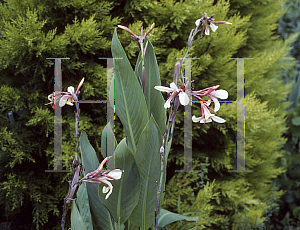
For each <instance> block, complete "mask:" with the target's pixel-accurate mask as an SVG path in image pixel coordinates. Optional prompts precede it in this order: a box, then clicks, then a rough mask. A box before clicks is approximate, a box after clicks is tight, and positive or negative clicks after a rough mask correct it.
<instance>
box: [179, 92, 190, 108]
mask: <svg viewBox="0 0 300 230" xmlns="http://www.w3.org/2000/svg"><path fill="white" fill-rule="evenodd" d="M179 101H180V104H182V105H184V106H186V105H188V104H189V102H190V99H189V96H188V95H187V93H185V92H180V93H179Z"/></svg>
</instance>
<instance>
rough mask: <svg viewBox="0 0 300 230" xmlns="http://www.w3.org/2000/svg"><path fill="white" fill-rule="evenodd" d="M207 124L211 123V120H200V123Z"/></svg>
mask: <svg viewBox="0 0 300 230" xmlns="http://www.w3.org/2000/svg"><path fill="white" fill-rule="evenodd" d="M208 122H212V120H211V119H207V120H205V119H202V120H201V121H200V123H208Z"/></svg>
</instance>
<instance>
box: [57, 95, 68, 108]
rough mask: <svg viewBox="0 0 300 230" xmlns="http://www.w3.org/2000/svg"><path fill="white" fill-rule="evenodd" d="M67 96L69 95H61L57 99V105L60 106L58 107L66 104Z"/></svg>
mask: <svg viewBox="0 0 300 230" xmlns="http://www.w3.org/2000/svg"><path fill="white" fill-rule="evenodd" d="M68 98H69V97H68V96H66V95H64V96H62V97H61V98H60V100H59V106H60V107H63V106H64V105H65V104H66V102H67V100H68Z"/></svg>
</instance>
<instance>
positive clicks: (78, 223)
mask: <svg viewBox="0 0 300 230" xmlns="http://www.w3.org/2000/svg"><path fill="white" fill-rule="evenodd" d="M71 229H74V230H88V229H87V228H86V226H85V224H84V222H83V220H82V217H81V215H80V213H79V211H78V208H77V206H76V204H75V202H73V208H72V212H71Z"/></svg>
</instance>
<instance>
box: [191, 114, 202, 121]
mask: <svg viewBox="0 0 300 230" xmlns="http://www.w3.org/2000/svg"><path fill="white" fill-rule="evenodd" d="M201 119H202V118H201V117H196V116H195V115H193V116H192V121H193V122H200V120H201Z"/></svg>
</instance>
